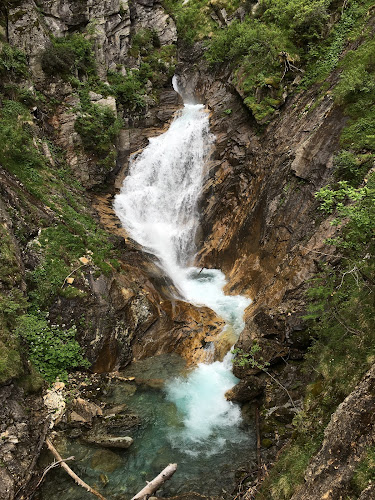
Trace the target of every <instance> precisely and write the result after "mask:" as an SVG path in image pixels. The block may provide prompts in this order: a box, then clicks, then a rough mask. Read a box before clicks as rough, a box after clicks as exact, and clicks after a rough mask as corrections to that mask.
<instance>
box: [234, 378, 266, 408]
mask: <svg viewBox="0 0 375 500" xmlns="http://www.w3.org/2000/svg"><path fill="white" fill-rule="evenodd" d="M264 387H265V383H264V382H263V380H261V379H259V378H258V377H255V376H250V377H248V378H246V379H243V380H240V381H239V382H238V384H236V385H235V386H234V387H232V389H229V391H227V392H226V393H225V397H226V399H227V400H228V401H236V402H238V403H245V402H246V401H251V400H253V399H255V398H256V397H258V396H260V395H261V394H262V393H263V391H264Z"/></svg>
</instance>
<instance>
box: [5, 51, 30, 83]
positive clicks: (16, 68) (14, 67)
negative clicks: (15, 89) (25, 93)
mask: <svg viewBox="0 0 375 500" xmlns="http://www.w3.org/2000/svg"><path fill="white" fill-rule="evenodd" d="M27 74H28V70H27V61H26V56H25V54H24V53H23V52H22V51H20V50H19V49H17V48H16V47H12V46H11V45H9V44H8V43H3V44H2V47H1V51H0V76H1V77H2V78H4V77H7V78H8V79H9V78H22V77H25V76H27Z"/></svg>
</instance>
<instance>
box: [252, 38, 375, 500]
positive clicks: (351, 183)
mask: <svg viewBox="0 0 375 500" xmlns="http://www.w3.org/2000/svg"><path fill="white" fill-rule="evenodd" d="M363 31H364V32H365V31H366V30H363ZM362 41H363V42H364V43H363V44H362V45H359V46H358V47H357V49H356V50H353V51H349V52H348V53H347V54H346V55H345V57H344V58H343V59H342V60H341V62H340V64H339V68H340V70H341V74H340V79H339V82H338V84H337V86H336V87H335V88H334V90H333V96H334V98H335V99H336V102H337V103H338V104H339V105H341V106H342V107H343V109H344V111H345V112H346V113H347V115H348V116H349V121H348V124H347V126H346V127H345V128H344V130H343V133H342V136H341V142H342V146H343V147H345V149H342V150H341V151H340V152H339V153H338V154H337V156H336V158H335V161H334V165H335V178H336V180H335V181H334V182H333V183H332V184H330V185H328V186H325V187H323V188H322V189H320V191H319V192H318V193H316V198H317V199H318V200H319V201H320V209H321V211H322V212H323V213H324V214H326V215H333V220H332V224H333V225H335V226H337V228H338V230H337V234H336V236H335V237H334V238H332V239H331V240H329V241H328V243H330V244H332V245H334V246H335V247H336V248H337V252H338V254H339V256H340V263H339V265H338V264H337V263H336V264H335V265H333V264H322V268H321V272H320V274H319V275H318V276H317V277H316V278H315V279H314V280H313V282H312V285H311V287H310V289H309V291H308V298H309V304H310V305H309V309H308V314H307V316H306V321H307V324H308V328H309V334H310V337H311V341H312V345H311V347H310V349H309V352H308V354H307V356H306V363H307V365H308V366H310V367H311V369H313V372H314V373H315V380H314V381H313V383H312V384H311V385H310V386H308V387H307V390H306V396H305V403H304V410H303V411H302V412H301V413H300V414H299V415H297V417H296V418H295V421H294V424H295V432H294V436H293V442H292V443H291V445H290V446H289V448H288V449H287V450H286V451H285V452H284V453H283V454H282V456H281V458H280V459H279V460H278V462H277V464H276V466H275V467H274V468H273V469H272V471H271V473H270V475H269V476H268V477H267V478H266V480H265V482H264V484H263V486H262V490H261V493H260V496H259V498H262V499H273V500H281V499H282V500H285V499H288V498H290V497H291V496H292V495H293V494H294V493H295V492H296V491H297V489H298V485H299V484H301V483H302V482H303V474H304V471H305V467H306V465H307V464H308V462H309V460H310V458H311V457H312V455H313V454H314V453H315V452H316V450H317V449H318V448H319V446H320V445H321V442H322V439H323V434H322V431H323V430H324V427H325V426H326V425H327V423H328V422H329V420H330V418H331V415H332V413H333V412H334V411H335V409H336V408H337V406H338V405H339V404H340V403H341V402H342V401H343V400H344V399H345V397H346V396H347V395H348V394H349V393H350V392H351V391H352V390H353V389H354V388H355V386H356V385H357V384H358V383H359V381H360V380H361V378H362V377H363V375H364V373H365V372H366V371H367V370H368V369H369V368H370V367H371V366H372V365H373V363H374V361H375V318H374V305H375V281H374V279H373V276H374V274H375V258H374V255H375V240H374V234H375V174H374V173H373V172H372V167H373V162H374V158H375V153H374V144H375V143H374V135H373V130H374V126H373V124H374V123H375V122H374V120H375V106H374V102H375V101H374V96H375V94H374V75H375V64H374V56H373V50H374V42H373V41H372V40H367V39H366V37H364V38H363V39H362ZM373 474H374V467H373V450H372V451H371V450H370V451H369V454H368V456H367V458H366V459H365V460H364V461H362V462H361V464H359V466H358V468H357V471H356V473H355V475H354V477H353V480H352V486H351V487H352V490H353V492H354V493H353V494H354V496H351V492H350V494H349V496H348V498H358V496H357V494H359V493H360V492H361V491H362V489H363V488H364V487H366V486H367V484H368V482H369V480H370V479H371V478H373Z"/></svg>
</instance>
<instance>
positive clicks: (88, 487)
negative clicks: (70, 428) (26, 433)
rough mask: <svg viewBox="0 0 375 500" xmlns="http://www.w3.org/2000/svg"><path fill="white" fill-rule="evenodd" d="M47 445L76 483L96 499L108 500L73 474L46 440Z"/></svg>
mask: <svg viewBox="0 0 375 500" xmlns="http://www.w3.org/2000/svg"><path fill="white" fill-rule="evenodd" d="M46 444H47V446H48V449H49V450H50V452H51V453H52V455H53V456H54V457H55V458H56V460H58V461H59V462H60V466H61V467H62V468H63V469H64V470H65V472H67V473H68V474H69V476H70V477H71V478H73V479H74V481H75V482H76V483H77V484H78V485H79V486H82V488H84V489H85V490H86V491H88V492H89V493H92V494H93V495H95V496H96V497H98V498H100V500H106V499H105V498H104V497H103V496H102V495H101V494H100V493H99V492H97V491H96V490H94V489H93V488H91V486H89V485H88V484H87V483H85V482H84V481H82V479H81V478H80V477H78V476H77V474H76V473H75V472H73V471H72V469H71V468H70V467H69V466H68V465H66V463H65V462H64V460H63V459H62V458H61V455H60V454H59V453H58V451H57V450H56V448H55V447H54V446H53V444H52V443H51V441H50V440H49V439H46Z"/></svg>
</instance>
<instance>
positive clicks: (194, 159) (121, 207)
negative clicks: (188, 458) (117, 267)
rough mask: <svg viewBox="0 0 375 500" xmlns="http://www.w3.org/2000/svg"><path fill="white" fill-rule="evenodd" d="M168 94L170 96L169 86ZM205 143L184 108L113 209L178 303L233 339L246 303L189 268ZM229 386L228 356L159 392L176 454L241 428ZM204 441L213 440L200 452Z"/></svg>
mask: <svg viewBox="0 0 375 500" xmlns="http://www.w3.org/2000/svg"><path fill="white" fill-rule="evenodd" d="M174 88H175V90H176V91H178V87H177V82H176V79H175V80H174ZM213 141H214V136H213V135H212V134H211V133H210V130H209V117H208V114H207V112H206V111H205V109H204V106H203V105H202V104H185V106H184V108H183V110H181V111H180V112H178V113H177V115H176V117H175V119H174V121H173V123H172V124H171V126H170V127H169V129H168V130H167V132H165V133H164V134H162V135H160V136H158V137H155V138H152V139H150V140H149V145H148V146H147V147H146V148H145V149H144V150H143V152H142V153H141V154H140V155H138V156H137V158H136V159H135V160H133V161H132V162H131V164H130V168H129V174H128V176H127V177H126V179H125V181H124V184H123V186H122V188H121V192H120V194H119V195H117V196H116V197H115V202H114V208H115V210H116V213H117V215H118V217H119V219H120V220H121V222H122V224H123V225H124V227H125V228H126V230H127V231H128V233H129V235H130V236H131V238H133V239H134V240H136V241H137V242H138V243H140V244H141V245H142V246H143V247H144V248H145V250H147V251H148V252H151V253H153V254H154V255H155V256H157V257H158V259H159V261H160V266H161V267H162V268H163V270H164V271H165V273H166V274H168V275H169V276H170V278H171V279H172V280H173V282H174V284H175V286H176V288H177V289H178V290H179V292H180V294H181V296H182V297H183V298H184V299H185V300H186V301H188V302H191V303H193V304H196V305H205V306H207V307H210V308H211V309H213V310H214V311H215V312H216V313H217V314H218V315H219V316H220V317H222V318H223V319H224V320H225V321H226V323H227V325H228V327H231V329H232V330H233V332H234V333H235V334H236V335H239V333H240V332H241V330H242V329H243V326H244V323H243V314H244V310H245V308H246V307H247V306H248V305H249V304H250V300H249V299H248V298H246V297H243V296H240V295H235V296H233V295H225V293H224V292H223V287H224V285H225V283H226V281H225V276H224V274H223V273H222V272H221V271H220V270H219V269H202V270H200V269H198V268H196V267H194V266H192V264H193V262H194V257H195V253H196V248H195V236H196V232H197V229H198V226H199V214H198V210H197V206H198V200H199V196H200V194H201V192H202V188H203V181H204V171H205V165H206V162H207V161H208V158H209V154H210V150H211V146H212V143H213ZM236 382H237V379H236V378H235V377H234V375H233V373H232V371H231V355H230V354H228V355H227V356H226V358H225V359H224V361H223V362H219V361H215V362H213V363H211V364H200V365H198V366H197V367H196V368H195V369H194V370H192V371H191V372H190V374H189V375H188V376H187V377H179V378H176V379H174V380H172V381H170V382H169V383H168V384H167V387H166V392H167V396H168V398H169V400H170V401H173V402H174V403H175V404H176V406H177V408H178V410H179V411H180V412H181V414H182V415H183V422H184V428H183V429H181V430H179V431H178V433H177V434H178V435H176V432H174V433H173V435H172V436H171V439H173V441H174V443H175V444H176V446H180V447H181V448H182V449H186V450H188V451H189V452H190V453H199V452H200V451H201V449H202V447H201V445H203V444H204V450H205V453H209V452H212V453H215V452H218V451H219V450H220V448H221V447H222V446H223V445H224V444H225V443H223V442H220V429H224V428H228V427H233V428H236V427H237V426H238V425H239V424H240V422H241V413H240V409H239V407H238V406H237V405H234V404H233V403H231V402H228V401H227V400H226V399H225V396H224V394H225V392H226V391H227V390H228V389H230V388H231V387H233V385H235V384H236ZM212 435H215V439H214V440H212V442H211V447H210V448H209V449H208V448H207V439H209V437H210V436H212ZM235 436H237V433H233V439H236V438H235ZM187 443H189V446H187Z"/></svg>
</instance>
